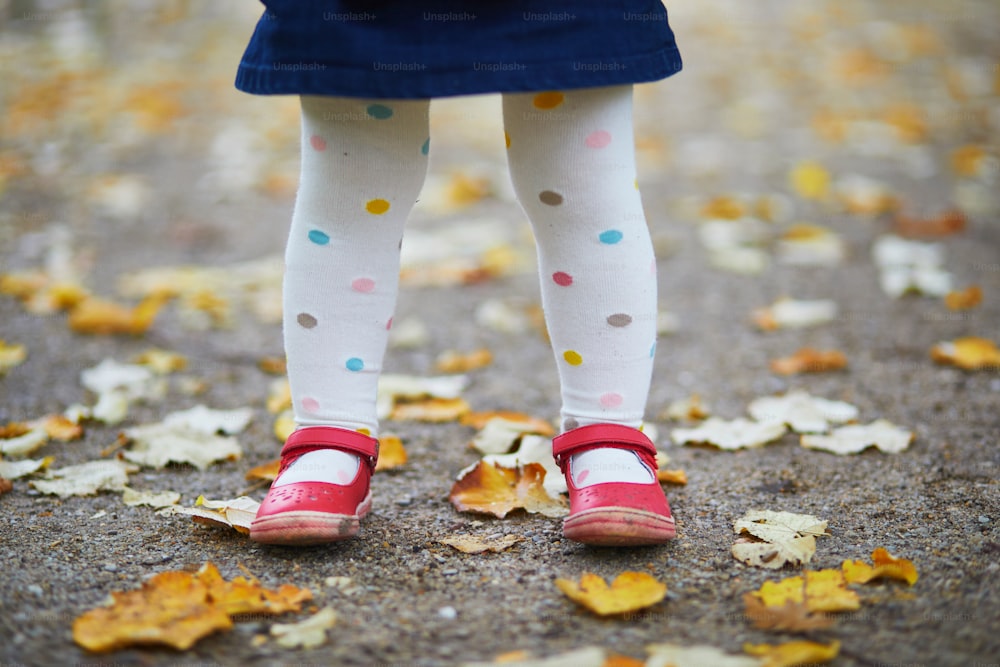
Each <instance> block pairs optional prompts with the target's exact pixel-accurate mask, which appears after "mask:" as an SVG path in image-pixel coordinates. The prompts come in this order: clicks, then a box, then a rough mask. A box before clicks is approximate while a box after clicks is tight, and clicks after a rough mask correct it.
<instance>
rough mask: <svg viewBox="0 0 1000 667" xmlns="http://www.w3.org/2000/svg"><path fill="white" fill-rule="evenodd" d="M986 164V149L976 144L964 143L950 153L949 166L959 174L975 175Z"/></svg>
mask: <svg viewBox="0 0 1000 667" xmlns="http://www.w3.org/2000/svg"><path fill="white" fill-rule="evenodd" d="M985 164H986V150H985V149H984V148H983V147H982V146H980V145H978V144H966V145H964V146H960V147H959V148H956V149H955V150H954V151H952V153H951V168H952V170H953V171H954V172H955V173H956V174H958V175H959V176H976V175H978V174H979V172H980V171H981V170H982V168H983V166H984V165H985Z"/></svg>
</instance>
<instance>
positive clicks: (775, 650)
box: [743, 641, 840, 667]
mask: <svg viewBox="0 0 1000 667" xmlns="http://www.w3.org/2000/svg"><path fill="white" fill-rule="evenodd" d="M743 650H744V651H745V652H746V653H749V654H750V655H755V656H760V657H762V658H763V659H764V662H763V663H762V666H761V667H792V665H805V664H817V663H822V662H830V661H831V660H833V659H834V658H836V657H837V654H839V653H840V642H839V641H833V642H830V643H829V644H819V643H817V642H809V641H795V642H785V643H784V644H778V645H773V644H749V643H747V644H744V645H743Z"/></svg>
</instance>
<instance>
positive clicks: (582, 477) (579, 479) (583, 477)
mask: <svg viewBox="0 0 1000 667" xmlns="http://www.w3.org/2000/svg"><path fill="white" fill-rule="evenodd" d="M588 477H590V471H589V470H584V471H582V472H580V473H578V474H577V476H576V483H577V484H583V482H584V480H586V479H587V478H588Z"/></svg>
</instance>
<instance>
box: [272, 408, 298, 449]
mask: <svg viewBox="0 0 1000 667" xmlns="http://www.w3.org/2000/svg"><path fill="white" fill-rule="evenodd" d="M295 428H296V424H295V415H293V414H292V411H291V410H285V411H284V412H282V413H281V414H280V415H278V416H277V418H275V420H274V435H275V437H277V438H278V440H280V441H281V442H284V441H286V440H288V436H290V435H291V434H292V433H293V432H294V431H295Z"/></svg>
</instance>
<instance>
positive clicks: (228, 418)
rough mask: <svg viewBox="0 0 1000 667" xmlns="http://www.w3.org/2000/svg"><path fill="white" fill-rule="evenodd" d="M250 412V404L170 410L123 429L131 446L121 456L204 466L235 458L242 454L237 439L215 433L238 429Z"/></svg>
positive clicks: (159, 463) (157, 464) (142, 461)
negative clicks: (160, 417) (233, 407)
mask: <svg viewBox="0 0 1000 667" xmlns="http://www.w3.org/2000/svg"><path fill="white" fill-rule="evenodd" d="M252 416H253V411H252V410H250V408H243V409H239V410H212V409H210V408H206V407H204V406H200V405H199V406H195V407H194V408H191V409H190V410H184V411H181V412H174V413H171V414H169V415H167V417H166V418H164V420H163V421H161V422H156V423H152V424H143V425H141V426H135V427H133V428H130V429H126V430H125V436H126V437H127V438H128V440H129V441H130V443H131V447H130V449H128V450H126V451H125V452H124V456H125V458H126V459H127V460H129V461H132V462H133V463H138V464H140V465H145V466H150V467H153V468H163V467H164V466H166V465H168V464H170V463H190V464H191V465H193V466H195V467H196V468H198V469H199V470H205V469H207V468H208V467H209V466H210V465H212V464H213V463H215V462H216V461H236V460H238V459H239V458H240V457H241V456H242V455H243V450H242V449H241V448H240V445H239V442H238V441H237V440H236V438H233V437H230V436H221V435H216V433H218V432H222V433H238V432H239V431H242V430H243V429H245V428H246V426H247V424H248V423H249V421H250V419H251V418H252Z"/></svg>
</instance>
